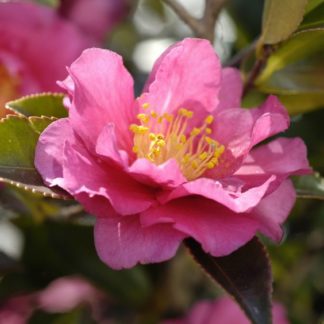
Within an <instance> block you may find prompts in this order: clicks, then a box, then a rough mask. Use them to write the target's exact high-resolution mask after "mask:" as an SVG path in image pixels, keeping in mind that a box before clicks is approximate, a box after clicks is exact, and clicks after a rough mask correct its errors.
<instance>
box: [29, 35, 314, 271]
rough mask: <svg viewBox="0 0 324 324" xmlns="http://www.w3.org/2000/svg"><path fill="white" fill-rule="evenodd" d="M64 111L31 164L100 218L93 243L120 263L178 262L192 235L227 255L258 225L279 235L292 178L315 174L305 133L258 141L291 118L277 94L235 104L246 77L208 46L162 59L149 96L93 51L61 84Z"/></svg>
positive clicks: (196, 42) (175, 49)
mask: <svg viewBox="0 0 324 324" xmlns="http://www.w3.org/2000/svg"><path fill="white" fill-rule="evenodd" d="M62 86H63V87H65V89H66V90H67V91H68V93H69V94H70V96H71V99H72V105H71V107H70V109H69V117H68V118H65V119H60V120H58V121H56V122H54V123H53V124H51V125H50V126H49V127H48V128H47V129H46V130H45V131H44V132H43V133H42V135H41V136H40V139H39V142H38V145H37V149H36V161H35V164H36V167H37V169H38V170H39V172H40V173H41V175H42V176H43V179H44V181H45V182H46V184H47V185H49V186H60V187H61V188H63V189H65V190H66V191H67V192H69V193H70V194H71V195H72V196H74V198H75V199H76V200H78V201H79V202H80V203H81V204H83V205H84V206H85V208H86V209H87V210H88V211H89V212H90V213H93V214H94V215H96V216H97V221H96V225H95V244H96V248H97V251H98V254H99V256H100V258H101V259H102V260H103V261H104V262H105V263H106V264H108V265H109V266H111V267H112V268H115V269H120V268H129V267H132V266H134V265H135V264H136V263H138V262H140V263H150V262H160V261H164V260H167V259H169V258H171V257H172V256H173V255H174V254H175V253H176V250H177V248H178V246H179V244H180V242H181V241H182V240H183V239H184V238H186V237H192V238H194V239H195V240H197V241H198V242H200V243H201V245H202V248H203V249H204V250H205V251H206V252H208V253H210V254H212V255H213V256H223V255H227V254H229V253H231V252H233V251H234V250H236V249H238V248H239V247H241V246H242V245H244V244H245V243H247V242H248V241H249V240H250V239H251V238H252V237H253V236H254V235H255V234H256V232H261V233H263V234H265V235H267V236H268V237H270V238H272V239H273V240H276V241H278V240H280V239H281V237H282V229H281V224H282V222H283V221H284V220H285V219H286V217H287V215H288V213H289V212H290V210H291V208H292V206H293V204H294V201H295V190H294V188H293V186H292V184H291V182H290V180H288V177H289V176H290V175H292V174H303V173H305V172H309V166H308V162H307V159H306V148H305V145H304V144H303V142H302V140H300V139H298V138H294V139H286V138H278V139H275V140H273V141H271V142H269V143H267V144H264V145H260V146H257V144H259V143H261V142H262V141H263V140H264V139H267V138H269V137H270V136H272V135H275V134H277V133H279V132H281V131H283V130H285V129H286V128H287V127H288V125H289V117H288V115H287V112H286V111H285V109H284V107H283V106H282V105H281V104H280V102H279V101H278V100H277V99H276V97H273V96H270V97H269V98H268V99H267V100H266V102H265V103H264V104H263V105H261V106H260V107H259V108H256V109H250V110H247V109H242V108H240V99H241V94H242V83H241V80H240V76H239V72H238V71H236V70H234V69H230V68H229V69H223V70H222V69H221V66H220V62H219V59H218V58H217V56H216V54H215V52H214V49H213V48H212V46H211V45H210V43H209V42H208V41H205V40H201V39H185V40H183V41H182V42H179V43H176V44H175V45H173V46H172V47H170V48H169V49H168V50H167V51H166V52H165V53H164V54H163V55H162V56H161V57H160V58H159V59H158V61H157V62H156V64H155V66H154V68H153V71H152V73H151V75H150V77H149V79H148V81H147V84H146V86H145V88H144V91H143V94H142V95H141V96H140V97H139V98H137V99H134V94H133V81H132V78H131V76H130V75H129V73H128V72H127V70H126V69H125V68H124V66H123V63H122V59H121V57H120V56H119V55H117V54H116V53H113V52H110V51H108V50H100V49H89V50H86V51H84V52H83V53H82V55H81V56H80V58H79V59H78V60H76V61H75V62H74V63H73V64H72V65H71V67H70V68H69V77H68V78H67V79H66V80H65V81H64V82H62Z"/></svg>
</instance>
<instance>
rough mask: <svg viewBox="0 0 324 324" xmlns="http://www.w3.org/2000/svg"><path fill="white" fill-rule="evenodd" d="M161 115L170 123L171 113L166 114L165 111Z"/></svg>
mask: <svg viewBox="0 0 324 324" xmlns="http://www.w3.org/2000/svg"><path fill="white" fill-rule="evenodd" d="M163 117H164V119H165V120H166V121H168V122H169V123H171V122H172V120H173V115H170V114H167V113H165V114H164V115H163Z"/></svg>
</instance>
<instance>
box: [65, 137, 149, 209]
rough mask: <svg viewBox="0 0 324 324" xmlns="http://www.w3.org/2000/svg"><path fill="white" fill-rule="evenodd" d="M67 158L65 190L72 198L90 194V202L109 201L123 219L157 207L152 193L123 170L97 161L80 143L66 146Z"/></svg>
mask: <svg viewBox="0 0 324 324" xmlns="http://www.w3.org/2000/svg"><path fill="white" fill-rule="evenodd" d="M64 157H65V159H64V167H63V177H64V182H65V189H66V190H67V191H68V192H69V193H70V194H71V195H73V196H75V197H78V195H79V194H81V193H86V194H88V196H89V197H90V198H91V197H95V196H97V195H98V196H102V197H105V198H106V199H107V200H108V201H109V202H110V204H111V205H112V206H113V208H114V210H115V211H116V212H118V213H119V214H122V215H129V214H133V213H137V212H140V211H143V210H145V209H147V208H148V207H149V206H150V205H151V204H152V203H153V201H154V196H153V193H152V192H151V191H149V190H148V189H147V188H145V187H144V186H143V185H141V184H139V183H138V182H136V181H135V180H133V179H132V178H131V177H130V176H129V175H127V174H126V173H125V172H124V171H123V170H121V169H120V168H118V167H116V166H114V165H112V164H108V163H106V162H105V161H102V160H100V159H95V158H94V157H93V156H91V155H90V154H89V153H88V151H87V150H86V149H85V148H84V147H83V146H81V145H79V143H74V144H71V143H66V145H65V150H64ZM90 207H91V206H90ZM88 209H90V208H88Z"/></svg>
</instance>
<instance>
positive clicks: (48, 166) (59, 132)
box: [35, 118, 73, 187]
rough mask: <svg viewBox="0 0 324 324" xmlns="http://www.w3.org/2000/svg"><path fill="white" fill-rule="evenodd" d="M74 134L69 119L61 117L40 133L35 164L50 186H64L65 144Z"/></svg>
mask: <svg viewBox="0 0 324 324" xmlns="http://www.w3.org/2000/svg"><path fill="white" fill-rule="evenodd" d="M72 136H73V131H72V129H71V126H70V123H69V120H68V119H67V118H62V119H59V120H57V121H55V122H53V123H52V124H50V125H49V126H48V127H47V128H46V129H45V131H44V132H43V133H42V134H41V135H40V137H39V140H38V143H37V146H36V153H35V166H36V169H37V170H38V172H39V173H40V174H41V175H42V177H43V179H44V181H45V182H46V184H47V185H49V186H56V185H58V186H61V187H64V179H63V168H62V166H63V159H64V155H63V152H64V145H65V142H66V140H67V139H69V138H71V137H72Z"/></svg>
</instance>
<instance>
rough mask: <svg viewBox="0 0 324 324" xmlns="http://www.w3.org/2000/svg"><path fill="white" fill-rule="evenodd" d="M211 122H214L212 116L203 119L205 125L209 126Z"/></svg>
mask: <svg viewBox="0 0 324 324" xmlns="http://www.w3.org/2000/svg"><path fill="white" fill-rule="evenodd" d="M213 121H214V116H212V115H209V116H207V117H206V118H205V123H206V124H207V125H210V124H211V123H212V122H213Z"/></svg>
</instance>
